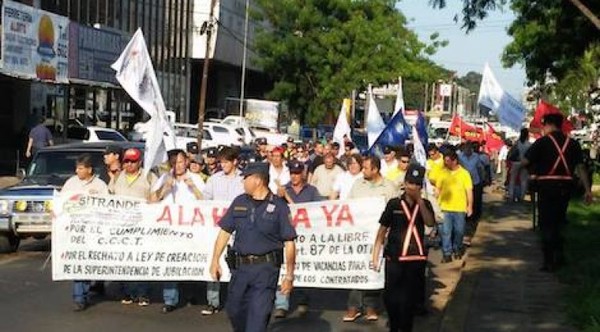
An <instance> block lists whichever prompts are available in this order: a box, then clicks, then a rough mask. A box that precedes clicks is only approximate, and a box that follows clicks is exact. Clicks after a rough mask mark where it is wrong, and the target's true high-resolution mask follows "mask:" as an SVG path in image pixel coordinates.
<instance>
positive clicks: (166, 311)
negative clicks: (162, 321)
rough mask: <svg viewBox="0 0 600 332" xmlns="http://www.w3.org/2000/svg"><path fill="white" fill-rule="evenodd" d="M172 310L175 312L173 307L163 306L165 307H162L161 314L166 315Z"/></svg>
mask: <svg viewBox="0 0 600 332" xmlns="http://www.w3.org/2000/svg"><path fill="white" fill-rule="evenodd" d="M173 310H175V306H174V305H168V304H165V305H163V307H162V309H161V312H162V313H163V314H168V313H170V312H171V311H173Z"/></svg>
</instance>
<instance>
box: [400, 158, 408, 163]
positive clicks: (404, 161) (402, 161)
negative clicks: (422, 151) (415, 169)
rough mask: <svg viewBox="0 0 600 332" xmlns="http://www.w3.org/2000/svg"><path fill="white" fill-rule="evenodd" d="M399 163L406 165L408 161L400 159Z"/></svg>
mask: <svg viewBox="0 0 600 332" xmlns="http://www.w3.org/2000/svg"><path fill="white" fill-rule="evenodd" d="M400 162H401V163H403V164H408V163H409V162H410V160H406V159H400Z"/></svg>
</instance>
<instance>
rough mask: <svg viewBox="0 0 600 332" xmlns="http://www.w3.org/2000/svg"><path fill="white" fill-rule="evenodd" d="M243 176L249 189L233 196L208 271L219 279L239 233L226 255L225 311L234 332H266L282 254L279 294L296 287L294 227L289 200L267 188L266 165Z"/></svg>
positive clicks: (255, 166)
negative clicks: (223, 257)
mask: <svg viewBox="0 0 600 332" xmlns="http://www.w3.org/2000/svg"><path fill="white" fill-rule="evenodd" d="M242 176H243V177H244V190H245V191H246V193H245V194H242V195H240V196H238V197H236V198H235V199H234V200H233V202H232V203H231V206H230V207H229V209H228V210H227V213H226V214H225V216H223V218H222V219H221V221H220V226H221V231H220V232H219V235H218V237H217V241H216V242H215V248H214V252H213V258H212V263H211V266H210V273H211V275H212V277H213V279H215V280H219V278H220V276H221V267H220V265H219V258H220V257H221V254H222V253H223V251H224V249H225V246H226V245H227V242H228V241H229V238H230V237H231V234H232V233H233V232H235V240H234V243H233V250H228V253H227V257H226V260H227V263H228V266H229V267H230V269H231V270H232V276H231V281H230V283H229V294H228V297H227V304H226V305H225V310H226V311H227V314H228V315H229V319H230V320H231V324H232V326H233V330H234V331H235V332H262V331H266V330H267V325H268V324H269V318H270V316H271V311H272V309H273V301H274V299H275V291H276V290H277V283H278V279H279V269H280V267H281V265H282V263H283V256H284V254H285V271H286V273H285V277H284V278H283V280H282V283H281V292H282V293H283V294H286V295H287V294H289V293H290V292H291V290H292V287H293V281H294V266H295V261H296V246H295V244H294V239H295V238H296V231H295V230H294V228H293V227H292V225H291V223H290V209H289V207H288V205H287V203H286V202H285V201H284V200H283V199H282V198H280V197H278V196H277V195H275V194H273V193H271V192H270V191H269V187H268V184H269V166H268V164H265V163H251V164H248V166H247V167H246V169H245V170H244V171H243V172H242Z"/></svg>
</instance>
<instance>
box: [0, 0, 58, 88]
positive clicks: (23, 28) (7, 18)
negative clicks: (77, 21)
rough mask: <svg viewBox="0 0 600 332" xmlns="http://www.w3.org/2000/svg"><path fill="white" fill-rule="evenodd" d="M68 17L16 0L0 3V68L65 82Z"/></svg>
mask: <svg viewBox="0 0 600 332" xmlns="http://www.w3.org/2000/svg"><path fill="white" fill-rule="evenodd" d="M68 27H69V19H68V18H66V17H63V16H59V15H56V14H53V13H49V12H46V11H43V10H39V9H35V8H33V7H29V6H26V5H23V4H20V3H17V2H13V1H8V0H7V1H4V2H3V4H2V69H3V71H4V72H5V73H7V74H9V75H15V76H19V77H23V78H28V79H40V80H44V81H54V82H58V83H67V82H68V79H67V72H68V63H69V61H68V55H69V34H68Z"/></svg>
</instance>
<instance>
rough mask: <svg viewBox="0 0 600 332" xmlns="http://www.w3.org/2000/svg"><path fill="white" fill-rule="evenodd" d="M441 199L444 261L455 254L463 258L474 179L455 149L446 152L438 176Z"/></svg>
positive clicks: (447, 260) (436, 183) (457, 257)
mask: <svg viewBox="0 0 600 332" xmlns="http://www.w3.org/2000/svg"><path fill="white" fill-rule="evenodd" d="M434 185H435V186H436V188H437V189H438V193H439V196H438V201H439V203H440V208H441V210H442V212H443V213H444V221H443V223H442V229H441V234H442V253H443V255H444V257H443V258H442V263H449V262H451V261H452V254H454V257H455V258H456V259H461V258H462V256H463V254H464V248H463V237H464V234H465V222H466V217H467V216H471V214H472V213H473V181H472V180H471V175H470V174H469V172H468V171H467V170H465V169H464V168H463V167H462V166H460V164H459V163H458V155H457V154H456V151H455V150H453V149H449V150H448V151H445V152H444V167H443V168H442V169H440V171H439V172H438V174H437V175H436V176H435V183H434Z"/></svg>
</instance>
